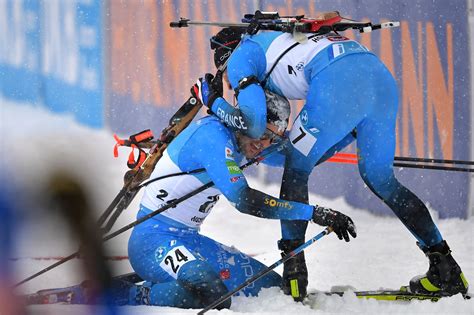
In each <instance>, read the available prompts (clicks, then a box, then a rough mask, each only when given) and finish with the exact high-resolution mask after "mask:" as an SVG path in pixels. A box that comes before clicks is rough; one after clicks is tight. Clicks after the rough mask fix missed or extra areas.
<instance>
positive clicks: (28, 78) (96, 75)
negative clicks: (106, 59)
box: [0, 0, 104, 127]
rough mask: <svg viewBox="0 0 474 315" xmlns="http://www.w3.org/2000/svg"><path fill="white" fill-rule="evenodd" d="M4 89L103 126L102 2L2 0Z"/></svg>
mask: <svg viewBox="0 0 474 315" xmlns="http://www.w3.org/2000/svg"><path fill="white" fill-rule="evenodd" d="M0 15H1V17H0V25H1V27H0V39H1V42H2V43H7V44H6V45H3V44H2V45H1V47H0V73H1V74H2V75H1V76H0V92H1V93H2V95H3V96H4V97H5V98H7V99H12V100H17V101H25V102H38V103H41V104H43V105H44V106H46V107H48V108H50V109H51V110H52V111H54V112H68V113H73V114H74V115H75V116H76V118H77V119H78V120H79V121H80V122H82V123H84V124H87V125H89V126H92V127H101V126H103V121H104V119H103V96H102V94H103V74H102V72H103V61H102V56H103V54H102V27H103V23H102V2H100V1H72V0H68V1H33V0H32V1H1V2H0Z"/></svg>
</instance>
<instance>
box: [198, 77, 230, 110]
mask: <svg viewBox="0 0 474 315" xmlns="http://www.w3.org/2000/svg"><path fill="white" fill-rule="evenodd" d="M191 94H192V95H193V96H194V97H196V98H197V99H199V100H200V101H201V103H203V104H204V105H205V106H207V107H208V108H211V107H212V104H213V103H214V101H215V100H216V98H218V97H222V95H223V87H222V72H220V71H218V72H217V74H216V76H215V77H214V76H213V75H212V74H210V73H206V74H205V75H204V78H199V79H198V80H197V82H196V84H194V85H193V87H192V88H191Z"/></svg>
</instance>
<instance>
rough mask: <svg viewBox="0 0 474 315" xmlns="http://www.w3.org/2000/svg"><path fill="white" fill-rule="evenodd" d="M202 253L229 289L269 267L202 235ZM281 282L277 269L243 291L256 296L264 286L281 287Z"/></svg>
mask: <svg viewBox="0 0 474 315" xmlns="http://www.w3.org/2000/svg"><path fill="white" fill-rule="evenodd" d="M200 253H201V254H202V255H203V256H204V258H205V259H206V261H207V262H208V263H209V264H210V265H211V266H212V268H213V270H214V271H215V272H216V273H218V274H219V275H220V278H221V279H222V280H223V282H224V284H225V285H226V287H227V288H228V290H229V291H231V290H233V289H235V288H236V287H238V286H239V285H241V284H242V283H243V282H245V281H246V280H247V279H249V278H251V277H253V276H255V275H256V274H258V273H260V272H261V271H262V270H264V269H266V268H267V266H265V265H264V264H262V263H261V262H259V261H258V260H256V259H254V258H252V257H249V256H247V255H246V254H244V253H242V252H240V251H239V250H237V249H236V248H234V247H229V246H226V245H223V244H221V243H219V242H217V241H215V240H213V239H210V238H208V237H206V236H202V235H201V238H200ZM280 284H281V277H280V275H279V274H278V273H276V272H275V271H271V272H269V273H268V274H267V275H265V276H263V277H262V278H260V279H259V280H257V281H255V282H254V283H252V284H249V285H248V286H246V287H245V288H244V289H242V291H243V293H244V294H245V295H247V296H248V295H253V296H255V295H257V294H258V293H259V292H260V290H261V289H262V288H269V287H275V286H277V287H279V286H280Z"/></svg>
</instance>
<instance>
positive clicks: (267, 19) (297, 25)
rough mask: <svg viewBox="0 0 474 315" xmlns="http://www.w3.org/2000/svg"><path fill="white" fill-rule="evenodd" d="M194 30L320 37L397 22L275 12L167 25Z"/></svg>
mask: <svg viewBox="0 0 474 315" xmlns="http://www.w3.org/2000/svg"><path fill="white" fill-rule="evenodd" d="M192 25H197V26H220V27H242V28H246V29H247V33H248V34H250V35H254V34H256V33H257V32H258V31H259V30H272V31H280V32H286V33H293V34H296V33H311V34H319V35H323V34H326V33H329V32H341V31H345V30H348V29H355V30H358V31H359V32H360V33H368V32H372V31H374V30H379V29H384V28H393V27H399V26H400V22H398V21H390V22H385V23H380V24H372V22H358V21H354V20H350V19H347V18H343V17H341V16H340V14H339V12H337V11H333V12H327V13H324V14H323V15H321V16H320V17H318V18H310V17H305V16H304V15H290V16H280V15H279V14H278V12H262V11H259V10H257V11H255V13H254V14H245V15H244V18H243V19H242V20H241V22H240V23H239V22H208V21H191V20H189V19H187V18H180V19H179V21H176V22H170V27H174V28H181V27H189V26H192Z"/></svg>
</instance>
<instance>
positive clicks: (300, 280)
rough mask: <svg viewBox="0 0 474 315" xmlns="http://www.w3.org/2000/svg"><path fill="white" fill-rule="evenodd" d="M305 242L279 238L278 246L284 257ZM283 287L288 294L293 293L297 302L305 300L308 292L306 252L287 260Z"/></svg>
mask: <svg viewBox="0 0 474 315" xmlns="http://www.w3.org/2000/svg"><path fill="white" fill-rule="evenodd" d="M303 243H304V240H302V239H300V240H279V241H278V248H279V249H280V250H282V251H283V252H282V253H281V256H282V257H285V256H286V255H287V254H288V253H289V252H291V251H292V250H294V249H296V248H297V247H299V246H300V245H302V244H303ZM282 281H283V283H282V289H283V292H284V293H285V294H286V295H291V296H292V297H293V299H294V300H295V301H297V302H300V301H303V299H304V298H305V297H306V294H307V287H308V269H307V268H306V261H305V258H304V252H301V253H299V254H298V255H296V256H295V257H293V258H291V259H289V260H288V261H286V262H285V263H284V265H283V279H282Z"/></svg>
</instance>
